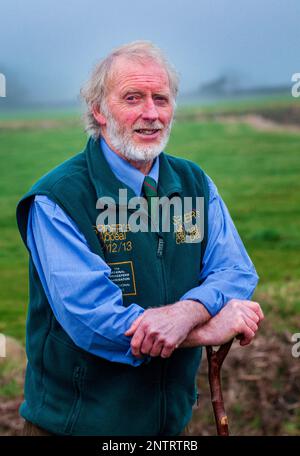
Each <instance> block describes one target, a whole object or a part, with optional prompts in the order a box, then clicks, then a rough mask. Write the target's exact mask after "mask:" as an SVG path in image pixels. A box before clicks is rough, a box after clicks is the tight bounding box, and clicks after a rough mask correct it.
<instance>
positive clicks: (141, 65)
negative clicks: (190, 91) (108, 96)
mask: <svg viewBox="0 0 300 456" xmlns="http://www.w3.org/2000/svg"><path fill="white" fill-rule="evenodd" d="M143 82H144V83H147V82H149V83H157V84H159V85H161V86H163V87H164V88H165V89H167V90H170V81H169V77H168V73H167V71H166V69H165V67H164V65H163V64H160V63H159V62H157V61H156V60H154V59H152V58H151V57H143V58H141V57H137V56H135V57H127V56H118V57H116V58H115V59H114V61H113V62H112V64H111V68H110V71H109V75H108V79H107V89H108V90H112V89H114V88H116V87H119V86H120V85H122V84H126V83H128V84H130V83H143Z"/></svg>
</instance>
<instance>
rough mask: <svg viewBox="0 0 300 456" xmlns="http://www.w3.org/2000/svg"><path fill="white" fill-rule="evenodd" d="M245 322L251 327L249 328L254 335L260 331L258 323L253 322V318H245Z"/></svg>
mask: <svg viewBox="0 0 300 456" xmlns="http://www.w3.org/2000/svg"><path fill="white" fill-rule="evenodd" d="M245 322H246V324H247V326H249V328H250V329H251V330H252V331H253V332H254V333H256V331H257V330H258V325H257V323H255V321H253V320H252V318H249V317H245Z"/></svg>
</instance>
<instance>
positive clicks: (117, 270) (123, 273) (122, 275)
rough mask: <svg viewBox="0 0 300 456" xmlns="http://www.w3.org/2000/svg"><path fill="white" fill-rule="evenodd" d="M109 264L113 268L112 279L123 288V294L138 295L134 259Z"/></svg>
mask: <svg viewBox="0 0 300 456" xmlns="http://www.w3.org/2000/svg"><path fill="white" fill-rule="evenodd" d="M107 264H108V265H109V267H110V268H111V275H110V279H111V280H112V281H113V282H114V283H115V284H116V285H118V287H119V288H121V291H122V294H123V296H136V284H135V276H134V270H133V264H132V261H121V262H118V263H107Z"/></svg>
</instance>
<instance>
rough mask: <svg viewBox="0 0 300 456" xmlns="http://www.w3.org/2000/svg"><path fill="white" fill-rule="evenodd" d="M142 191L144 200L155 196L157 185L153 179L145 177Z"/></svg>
mask: <svg viewBox="0 0 300 456" xmlns="http://www.w3.org/2000/svg"><path fill="white" fill-rule="evenodd" d="M143 191H144V195H145V196H146V198H147V199H148V198H151V197H152V196H157V184H156V182H155V180H154V179H152V177H150V176H145V179H144V183H143Z"/></svg>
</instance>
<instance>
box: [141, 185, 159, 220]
mask: <svg viewBox="0 0 300 456" xmlns="http://www.w3.org/2000/svg"><path fill="white" fill-rule="evenodd" d="M143 192H144V195H145V197H146V198H147V202H148V215H149V217H150V216H151V209H152V207H153V210H154V211H155V209H156V207H157V200H155V199H153V197H155V196H158V194H157V183H156V182H155V180H154V179H152V177H150V176H145V179H144V183H143ZM152 222H153V224H154V225H155V224H156V219H154V220H153V219H152Z"/></svg>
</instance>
